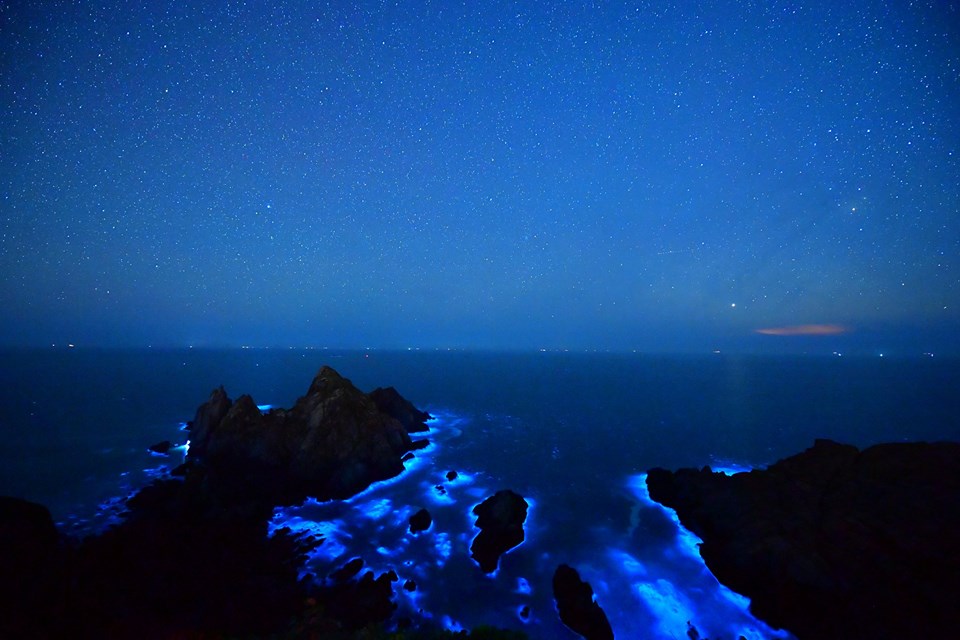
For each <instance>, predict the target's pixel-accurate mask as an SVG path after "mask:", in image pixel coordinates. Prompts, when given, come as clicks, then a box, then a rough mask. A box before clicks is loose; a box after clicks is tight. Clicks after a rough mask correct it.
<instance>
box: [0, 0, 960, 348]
mask: <svg viewBox="0 0 960 640" xmlns="http://www.w3.org/2000/svg"><path fill="white" fill-rule="evenodd" d="M0 43H2V44H0V274H2V280H0V308H2V309H3V313H2V314H0V344H4V345H49V344H65V343H68V342H70V343H76V344H77V345H78V346H81V345H84V346H85V345H101V346H146V345H154V346H185V345H196V346H240V345H251V346H329V347H351V348H352V347H375V348H405V347H422V348H445V347H456V348H485V349H488V348H493V349H538V348H547V349H556V348H570V349H613V350H634V349H636V350H642V351H707V350H712V349H722V350H733V351H737V350H741V351H791V350H797V351H810V352H820V351H825V352H828V353H829V352H830V351H832V350H834V349H840V348H843V349H851V348H852V349H861V350H863V351H866V352H871V351H875V350H883V349H888V350H890V349H892V350H897V349H899V350H900V351H903V352H905V353H906V352H910V353H913V352H917V353H920V352H923V351H940V352H943V351H944V350H946V351H948V352H950V351H953V352H960V339H958V337H957V335H958V333H960V331H958V330H960V9H958V6H957V5H956V4H952V5H951V4H950V3H947V2H943V1H938V2H913V1H908V0H892V1H886V2H881V1H879V0H878V1H867V0H851V1H850V2H834V1H832V0H820V1H812V2H803V1H797V2H780V1H773V0H771V1H767V2H750V1H744V2H735V1H732V0H708V1H705V2H697V3H693V2H500V1H495V0H491V1H486V0H484V1H483V2H479V1H478V2H472V1H471V2H453V1H442V2H350V3H348V2H326V3H323V2H296V3H294V2H283V1H276V2H267V1H263V2H260V1H253V0H251V1H247V2H242V1H240V2H238V1H230V2H220V1H216V0H211V1H210V2H171V1H164V0H151V1H150V2H86V1H79V0H77V1H73V2H64V1H53V0H51V1H45V2H26V1H14V2H3V1H2V0H0Z"/></svg>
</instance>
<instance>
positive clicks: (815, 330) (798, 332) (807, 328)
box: [756, 324, 850, 336]
mask: <svg viewBox="0 0 960 640" xmlns="http://www.w3.org/2000/svg"><path fill="white" fill-rule="evenodd" d="M848 331H850V330H849V329H847V328H846V327H845V326H843V325H840V324H798V325H793V326H789V327H770V328H767V329H757V330H756V332H757V333H762V334H763V335H765V336H835V335H837V334H840V333H847V332H848Z"/></svg>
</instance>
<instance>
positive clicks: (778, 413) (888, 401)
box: [0, 349, 960, 640]
mask: <svg viewBox="0 0 960 640" xmlns="http://www.w3.org/2000/svg"><path fill="white" fill-rule="evenodd" d="M323 364H330V365H332V366H334V367H335V368H337V369H338V370H339V371H340V372H341V373H342V374H343V375H345V376H347V377H348V378H350V379H351V380H352V381H353V382H354V383H355V384H356V385H357V386H358V387H360V388H361V389H364V390H371V389H373V388H374V387H377V386H387V385H392V386H395V387H396V388H397V389H398V390H399V391H400V392H401V393H402V394H403V395H404V396H406V397H408V398H409V399H410V400H411V401H413V402H414V403H415V404H416V405H418V406H420V407H421V408H425V409H427V410H429V411H431V412H432V413H434V415H436V416H437V419H436V420H434V421H432V422H431V424H430V427H431V432H430V434H429V435H428V437H429V438H430V440H431V442H432V443H431V445H430V446H429V447H427V448H426V449H423V450H420V451H416V452H415V453H414V456H415V457H414V458H413V459H411V460H409V461H408V462H406V463H405V467H406V470H405V471H404V473H402V474H401V475H400V476H398V477H396V478H393V479H391V480H388V481H385V482H381V483H376V484H375V485H373V486H371V487H370V488H369V489H367V490H366V491H364V492H363V493H361V494H359V495H357V496H354V497H353V498H351V499H350V500H346V501H341V502H328V503H318V502H316V501H307V502H306V503H305V504H303V505H299V506H296V507H290V508H284V509H278V510H277V511H276V512H275V513H274V517H273V520H272V522H271V527H272V528H277V527H291V528H294V529H297V530H301V531H304V532H309V533H310V534H312V535H315V536H317V537H318V538H322V540H323V542H322V543H321V544H320V545H319V546H318V547H317V548H316V550H315V552H314V553H313V554H312V555H311V556H310V558H309V559H308V561H307V562H306V564H305V565H304V567H303V574H304V575H306V574H311V575H313V576H315V577H316V578H317V579H319V580H324V579H326V578H327V576H328V575H329V574H330V573H331V572H332V571H334V570H335V569H337V568H339V567H341V566H342V565H343V564H345V563H346V562H347V561H349V560H351V559H352V558H355V557H360V558H363V560H364V563H365V570H373V571H375V572H377V573H380V572H382V571H387V570H389V569H392V570H394V571H396V573H397V574H398V576H399V577H400V580H399V581H398V582H397V583H395V594H396V600H397V602H398V606H399V614H400V615H406V616H409V617H412V618H414V619H417V618H426V619H429V620H431V621H433V622H434V623H436V624H440V625H444V626H447V627H448V628H451V629H459V628H470V627H473V626H476V625H478V624H494V625H498V626H503V627H511V628H516V629H522V630H525V631H526V632H527V633H529V634H530V635H531V636H532V637H535V638H537V637H539V638H555V637H557V638H562V637H574V636H573V634H572V632H569V631H568V630H566V629H565V628H564V627H563V626H562V624H561V623H560V621H559V618H558V616H557V614H556V610H555V608H554V603H553V596H552V591H551V579H552V576H553V572H554V571H555V569H556V567H557V566H558V565H559V564H562V563H563V564H569V565H571V566H573V567H575V568H576V569H577V570H578V571H579V572H580V574H581V576H582V577H583V579H585V580H587V581H588V582H590V584H591V585H592V587H593V589H594V592H595V593H596V598H597V601H598V602H599V603H600V605H601V606H602V607H603V608H604V610H605V612H606V614H607V616H608V618H609V619H610V623H611V625H612V627H613V629H614V631H615V633H616V634H617V636H618V637H650V638H684V637H687V631H688V629H689V628H690V625H692V626H694V627H696V628H697V630H698V631H699V633H700V635H701V636H702V637H711V638H735V637H738V636H740V635H742V636H744V637H746V638H749V639H751V640H753V639H759V638H785V637H788V635H787V634H785V633H783V632H782V631H778V630H776V629H771V628H769V627H768V626H767V625H765V624H764V623H763V622H761V621H758V620H756V619H755V618H753V617H752V616H751V615H750V613H749V611H748V606H749V603H748V601H747V600H746V599H745V598H743V597H742V596H740V595H738V594H736V593H733V592H732V591H730V590H729V589H727V588H725V587H723V586H722V585H720V584H718V583H717V581H716V580H715V579H714V578H713V576H712V574H710V572H709V571H708V570H707V569H706V568H705V567H704V565H703V563H702V561H701V560H700V557H699V552H698V548H697V545H698V543H699V540H698V539H697V538H696V537H695V536H694V535H693V534H691V533H689V532H687V531H685V530H684V529H682V528H681V527H680V526H679V524H678V521H677V518H676V516H675V514H673V512H672V511H670V510H668V509H665V508H663V507H661V506H660V505H658V504H656V503H654V502H652V501H651V500H650V498H649V495H648V493H647V491H646V484H645V473H646V471H647V470H648V469H650V468H652V467H656V466H660V467H665V468H679V467H690V466H693V467H700V466H703V465H711V466H713V467H715V468H718V469H723V470H725V471H726V472H729V473H736V472H740V471H744V470H746V469H749V468H751V467H755V466H758V465H765V464H769V463H771V462H773V461H775V460H777V459H779V458H782V457H785V456H788V455H791V454H793V453H796V452H798V451H801V450H803V449H805V448H807V447H809V446H810V445H811V444H812V442H813V440H814V439H815V438H819V437H828V438H833V439H836V440H839V441H844V442H849V443H852V444H855V445H858V446H867V445H870V444H875V443H877V442H883V441H902V440H943V439H953V440H956V439H958V437H960V429H958V422H957V418H956V416H958V415H960V398H958V397H957V394H955V393H954V392H953V390H954V389H956V388H958V386H960V385H958V382H960V373H958V367H957V363H956V362H953V361H940V360H936V359H930V358H924V359H921V358H918V359H915V360H911V359H894V358H889V357H886V358H883V359H879V358H874V359H871V358H863V359H848V358H822V359H821V358H731V357H725V356H711V355H706V356H703V357H691V356H685V357H675V358H670V357H665V356H642V355H603V354H580V355H574V354H566V355H564V354H526V355H524V354H479V353H424V352H419V353H418V352H414V353H380V352H363V353H350V352H341V353H337V352H317V351H286V350H285V351H257V350H243V351H228V352H216V351H211V352H203V351H183V352H149V351H140V352H97V351H90V352H85V351H83V350H76V349H75V350H70V351H69V352H66V351H64V352H14V353H11V354H8V357H6V358H4V359H3V361H2V367H0V374H2V376H3V377H2V379H0V382H2V391H0V393H2V397H0V427H2V439H0V440H2V444H0V462H2V464H0V480H2V483H0V493H6V494H13V495H20V496H22V497H26V498H28V499H32V500H37V501H40V502H44V503H46V504H49V505H50V506H51V508H52V510H53V513H54V515H55V518H56V519H57V520H58V521H59V522H61V523H62V524H64V526H66V527H68V528H69V527H71V526H72V527H73V528H74V529H76V530H80V529H83V528H85V527H86V528H89V527H95V526H97V525H102V524H105V523H107V522H109V521H110V520H111V519H112V518H115V517H116V515H117V513H118V512H119V511H120V510H121V508H122V501H121V499H120V498H122V496H123V495H125V494H126V493H128V492H129V491H131V490H133V489H135V488H136V487H137V486H142V484H143V483H145V482H147V481H149V480H150V478H151V477H155V476H157V475H158V474H162V473H163V471H164V467H167V468H169V467H172V466H174V465H176V464H177V463H179V461H180V460H182V456H183V448H182V447H181V448H180V449H179V450H176V451H174V452H172V453H171V455H170V456H168V457H167V458H166V459H164V458H163V457H157V456H153V455H151V454H150V453H149V452H148V451H147V447H148V446H149V445H150V444H153V443H154V442H159V441H162V440H171V441H175V442H177V443H178V444H181V445H182V444H183V443H184V441H185V438H186V435H187V434H185V433H184V432H182V431H180V426H181V423H182V422H183V421H185V420H188V419H190V418H192V416H193V413H194V411H195V409H196V407H197V405H199V404H200V403H201V402H203V401H204V400H205V399H206V398H207V396H208V395H209V392H210V390H211V389H212V388H214V387H215V386H218V385H220V384H223V385H224V386H225V388H226V389H227V392H228V393H229V395H230V396H231V397H232V398H236V397H237V396H239V395H240V394H242V393H249V394H251V395H252V396H253V398H254V399H255V401H256V402H258V403H270V405H272V406H280V407H285V406H291V405H292V404H293V403H294V402H295V401H296V399H297V397H298V396H299V395H302V394H303V393H305V392H306V390H307V389H308V387H309V384H310V380H311V379H312V377H313V375H314V374H315V373H316V371H317V370H318V369H319V368H320V366H321V365H323ZM261 406H266V405H261ZM449 471H456V472H457V474H456V477H454V478H453V479H448V477H447V474H448V472H449ZM500 489H512V490H513V491H516V492H517V493H519V494H521V495H523V496H524V497H525V498H526V499H527V500H528V502H529V503H530V509H529V512H528V518H527V521H526V523H525V527H524V528H525V533H526V537H525V540H524V542H523V543H522V544H521V545H519V546H518V547H516V548H514V549H512V550H510V551H509V552H508V553H507V554H505V555H504V556H503V557H502V558H501V560H500V564H499V567H498V569H497V571H495V572H494V573H492V574H489V575H488V574H484V573H483V572H482V571H481V570H480V569H479V567H478V566H477V564H476V563H475V562H474V561H473V560H472V559H470V550H469V549H470V543H471V542H472V540H473V538H474V537H475V536H476V534H477V532H478V531H477V529H476V528H475V526H474V524H475V521H476V518H475V516H474V515H473V514H472V512H471V511H472V509H473V507H474V506H475V505H477V504H478V503H479V502H481V501H482V500H483V499H485V498H486V497H488V496H490V495H492V494H493V493H495V492H496V491H498V490H500ZM98 505H99V506H100V507H101V508H100V509H99V510H98V508H97V507H98ZM421 508H426V509H427V510H428V511H429V512H430V514H431V516H432V518H433V522H432V524H431V526H430V527H429V528H428V529H427V530H426V531H424V532H421V533H418V534H412V533H410V531H409V526H408V523H409V518H410V516H412V515H413V514H414V513H416V512H417V511H418V510H419V509H421ZM98 514H99V515H98ZM408 580H409V581H413V582H415V583H416V589H415V590H414V591H408V590H406V589H403V585H404V584H405V583H406V581H408Z"/></svg>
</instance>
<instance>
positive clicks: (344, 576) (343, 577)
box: [330, 558, 363, 582]
mask: <svg viewBox="0 0 960 640" xmlns="http://www.w3.org/2000/svg"><path fill="white" fill-rule="evenodd" d="M361 569H363V558H354V559H353V560H351V561H350V562H348V563H347V564H345V565H343V566H342V567H340V568H339V569H337V570H336V571H334V572H333V573H331V574H330V579H331V580H334V581H335V582H346V581H347V580H350V579H351V578H353V577H354V576H356V575H357V574H358V573H360V570H361Z"/></svg>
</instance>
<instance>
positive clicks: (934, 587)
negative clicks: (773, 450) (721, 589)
mask: <svg viewBox="0 0 960 640" xmlns="http://www.w3.org/2000/svg"><path fill="white" fill-rule="evenodd" d="M647 485H648V487H649V490H650V496H651V497H652V498H653V499H654V500H656V501H658V502H660V503H661V504H664V505H666V506H668V507H670V508H672V509H674V510H676V512H677V515H678V516H679V518H680V522H681V523H682V524H683V526H684V527H686V528H687V529H689V530H690V531H692V532H694V533H695V534H697V535H698V536H699V537H700V538H701V539H702V540H703V544H702V545H701V547H700V554H701V555H702V557H703V559H704V561H705V562H706V565H707V567H708V568H709V569H710V571H711V572H712V573H713V574H714V575H715V576H716V577H717V579H718V580H719V581H720V582H721V583H723V584H725V585H727V586H729V587H730V588H731V589H733V590H734V591H737V592H738V593H741V594H743V595H746V596H747V597H749V598H750V599H751V603H752V604H751V611H752V612H753V613H754V614H755V615H756V616H757V617H759V618H762V619H764V620H766V621H767V622H768V623H770V624H772V625H774V626H777V627H781V628H786V629H788V630H790V631H791V632H793V633H794V634H795V635H796V636H797V637H799V638H824V639H829V638H837V639H841V638H844V639H849V638H871V639H881V638H891V639H893V638H946V637H954V636H955V635H956V634H957V633H958V630H960V609H958V608H957V606H956V596H957V594H960V553H958V551H957V541H958V540H960V444H958V443H953V442H940V443H896V444H881V445H876V446H873V447H869V448H867V449H864V450H862V451H860V450H858V449H857V448H855V447H853V446H850V445H844V444H838V443H836V442H832V441H829V440H817V441H816V443H815V444H814V446H813V447H812V448H810V449H808V450H806V451H804V452H802V453H800V454H797V455H795V456H792V457H789V458H786V459H784V460H781V461H779V462H777V463H776V464H774V465H772V466H771V467H769V468H768V469H765V470H754V471H751V472H749V473H739V474H735V475H732V476H728V475H724V474H723V473H719V472H713V471H712V470H711V469H710V468H709V467H705V468H703V469H699V470H697V469H681V470H679V471H676V472H670V471H665V470H663V469H654V470H651V471H650V472H649V473H648V475H647Z"/></svg>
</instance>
